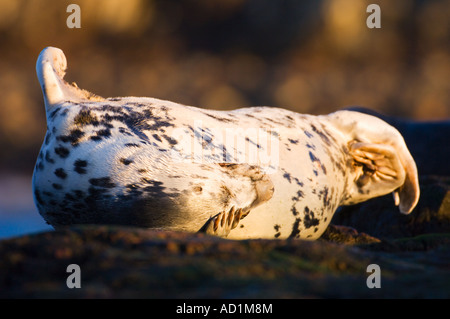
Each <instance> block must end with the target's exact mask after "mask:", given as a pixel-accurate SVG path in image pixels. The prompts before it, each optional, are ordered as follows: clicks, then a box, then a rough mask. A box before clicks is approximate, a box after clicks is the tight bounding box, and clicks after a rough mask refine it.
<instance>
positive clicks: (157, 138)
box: [152, 134, 162, 142]
mask: <svg viewBox="0 0 450 319" xmlns="http://www.w3.org/2000/svg"><path fill="white" fill-rule="evenodd" d="M152 136H153V138H154V139H155V140H157V141H158V142H162V139H161V138H160V137H159V135H158V134H153V135H152Z"/></svg>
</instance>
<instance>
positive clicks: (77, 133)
mask: <svg viewBox="0 0 450 319" xmlns="http://www.w3.org/2000/svg"><path fill="white" fill-rule="evenodd" d="M83 136H84V132H82V131H81V130H79V129H75V130H72V131H70V133H69V135H61V136H58V137H57V138H56V139H57V140H59V141H61V142H63V143H70V144H71V145H72V146H77V145H78V141H79V140H80V139H81V138H82V137H83Z"/></svg>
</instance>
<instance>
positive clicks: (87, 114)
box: [73, 110, 99, 126]
mask: <svg viewBox="0 0 450 319" xmlns="http://www.w3.org/2000/svg"><path fill="white" fill-rule="evenodd" d="M73 123H74V124H75V125H78V126H85V125H89V124H91V125H94V126H97V125H99V121H98V118H97V116H96V115H95V114H92V112H91V111H90V110H81V111H80V112H79V113H78V114H77V115H76V116H75V118H74V119H73Z"/></svg>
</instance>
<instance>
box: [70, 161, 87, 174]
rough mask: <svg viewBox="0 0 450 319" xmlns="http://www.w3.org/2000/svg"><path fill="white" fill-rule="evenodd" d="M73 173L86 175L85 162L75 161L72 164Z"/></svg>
mask: <svg viewBox="0 0 450 319" xmlns="http://www.w3.org/2000/svg"><path fill="white" fill-rule="evenodd" d="M73 166H74V171H75V172H77V173H78V174H86V167H87V161H83V160H81V159H77V160H76V161H75V163H73Z"/></svg>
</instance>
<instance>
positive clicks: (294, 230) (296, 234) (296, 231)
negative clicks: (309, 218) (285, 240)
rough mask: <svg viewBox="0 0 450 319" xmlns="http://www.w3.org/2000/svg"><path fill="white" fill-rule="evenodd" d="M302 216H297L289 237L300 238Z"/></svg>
mask: <svg viewBox="0 0 450 319" xmlns="http://www.w3.org/2000/svg"><path fill="white" fill-rule="evenodd" d="M300 222H301V219H300V218H296V219H295V222H294V224H293V225H292V231H291V233H290V235H289V238H298V237H300V227H299V226H300Z"/></svg>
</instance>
